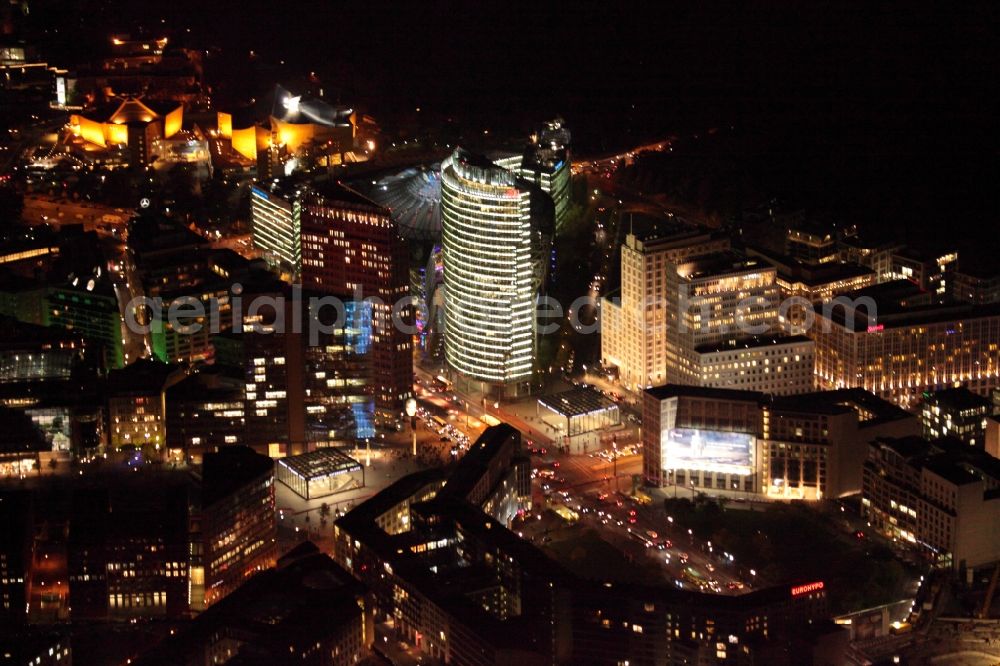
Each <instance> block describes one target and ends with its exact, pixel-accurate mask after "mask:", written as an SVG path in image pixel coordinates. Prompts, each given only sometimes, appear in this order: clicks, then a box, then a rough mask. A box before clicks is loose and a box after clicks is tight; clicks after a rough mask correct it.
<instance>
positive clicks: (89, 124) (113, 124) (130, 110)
mask: <svg viewBox="0 0 1000 666" xmlns="http://www.w3.org/2000/svg"><path fill="white" fill-rule="evenodd" d="M183 122H184V106H183V105H181V104H177V103H168V104H165V105H164V104H160V103H157V102H151V101H148V100H147V101H142V100H139V99H136V98H127V99H124V100H122V101H121V102H119V103H117V104H116V105H115V106H114V108H113V109H111V110H109V112H108V111H105V112H103V113H100V112H99V113H97V114H94V115H91V114H86V113H74V114H72V115H70V120H69V126H70V130H71V131H72V132H73V134H74V135H76V136H78V137H81V138H82V139H83V140H85V141H87V142H88V143H90V144H92V145H94V146H99V147H102V148H107V147H110V146H125V147H126V148H127V149H128V152H129V160H130V163H131V164H133V165H142V164H149V163H150V162H151V155H152V153H151V149H152V147H153V142H154V141H156V140H157V139H164V138H170V137H172V136H173V135H174V134H177V132H179V131H180V129H181V125H182V124H183Z"/></svg>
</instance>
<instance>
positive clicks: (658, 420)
mask: <svg viewBox="0 0 1000 666" xmlns="http://www.w3.org/2000/svg"><path fill="white" fill-rule="evenodd" d="M642 410H643V431H642V454H643V475H644V476H645V478H646V479H647V481H648V482H649V483H651V484H653V485H656V486H658V487H667V486H673V487H674V489H675V492H678V493H692V494H694V493H705V494H707V495H712V496H723V497H725V496H734V495H735V496H748V495H750V496H752V495H755V494H759V495H765V496H768V497H773V498H775V499H797V500H819V499H823V498H825V497H830V496H833V497H839V496H842V495H846V494H850V493H856V492H858V490H859V489H860V487H861V466H862V463H863V462H864V460H865V456H866V454H867V449H866V448H865V447H866V444H867V442H868V440H869V439H870V438H872V437H876V436H900V437H902V436H910V435H915V434H917V433H919V432H920V423H919V421H918V420H917V419H916V418H915V417H914V416H913V415H911V414H909V413H907V412H905V411H903V410H902V409H900V408H899V407H896V406H895V405H892V404H891V403H888V402H886V401H884V400H881V399H879V398H877V397H876V396H873V395H871V394H870V393H867V392H865V391H861V390H857V389H849V390H843V391H823V392H816V393H804V394H797V395H788V396H774V397H771V396H768V395H766V394H764V393H760V392H755V391H746V390H736V389H721V388H706V387H697V386H683V385H675V384H668V385H665V386H660V387H656V388H652V389H647V390H646V391H644V393H643V402H642Z"/></svg>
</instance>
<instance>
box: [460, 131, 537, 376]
mask: <svg viewBox="0 0 1000 666" xmlns="http://www.w3.org/2000/svg"><path fill="white" fill-rule="evenodd" d="M441 182H442V188H441V216H442V217H441V226H442V232H443V247H444V284H445V358H446V360H447V362H448V365H449V367H450V368H451V369H452V370H453V371H455V372H457V373H459V375H461V376H462V377H464V378H466V379H470V380H474V381H479V382H484V383H486V384H489V385H498V384H503V385H514V386H517V385H519V384H521V383H524V382H527V381H529V380H530V379H531V375H532V372H533V370H534V363H535V352H536V339H535V318H534V307H535V298H536V296H537V292H538V282H539V281H538V280H537V279H536V278H537V275H536V273H537V271H536V268H537V267H536V264H537V256H538V252H537V250H538V247H539V244H540V243H541V242H542V233H541V230H540V226H539V225H538V223H537V221H536V219H535V215H534V214H533V210H532V205H533V197H537V196H538V195H539V194H541V195H542V196H544V195H543V194H542V193H541V191H540V190H538V189H537V188H533V187H532V186H531V185H530V184H529V183H527V182H525V181H524V180H522V179H520V178H518V177H517V175H516V174H515V173H514V172H512V171H509V170H507V169H504V168H502V167H499V166H497V165H496V164H494V163H492V162H490V161H489V160H487V159H486V158H483V157H480V156H477V155H473V154H471V153H469V152H467V151H465V150H463V149H461V148H459V149H457V150H456V151H455V152H454V153H453V154H452V155H451V156H450V157H449V158H448V159H446V160H445V161H444V162H442V164H441ZM549 205H550V211H549V212H550V214H551V202H550V204H549Z"/></svg>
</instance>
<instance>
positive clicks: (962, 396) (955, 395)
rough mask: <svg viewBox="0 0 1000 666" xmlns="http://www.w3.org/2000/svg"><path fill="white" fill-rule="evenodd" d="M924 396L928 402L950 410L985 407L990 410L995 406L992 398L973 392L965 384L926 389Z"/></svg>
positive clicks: (984, 408)
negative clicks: (931, 389)
mask: <svg viewBox="0 0 1000 666" xmlns="http://www.w3.org/2000/svg"><path fill="white" fill-rule="evenodd" d="M923 398H924V402H926V403H929V404H932V405H938V406H939V407H942V408H944V409H949V410H958V411H965V410H968V409H983V410H986V411H989V410H990V409H991V408H992V406H993V401H992V400H990V399H989V398H985V397H983V396H981V395H979V394H977V393H973V392H972V391H970V390H969V389H967V388H966V387H964V386H952V387H950V388H946V389H941V390H940V391H925V392H924V394H923Z"/></svg>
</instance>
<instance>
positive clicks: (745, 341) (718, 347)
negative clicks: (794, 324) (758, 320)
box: [695, 334, 813, 354]
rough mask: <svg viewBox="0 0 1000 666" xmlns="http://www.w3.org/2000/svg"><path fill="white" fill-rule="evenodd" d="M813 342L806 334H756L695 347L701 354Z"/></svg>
mask: <svg viewBox="0 0 1000 666" xmlns="http://www.w3.org/2000/svg"><path fill="white" fill-rule="evenodd" d="M803 343H809V344H813V341H812V339H811V338H809V337H807V336H805V335H781V334H774V335H754V336H750V337H746V338H733V339H731V340H723V341H721V342H712V343H708V344H704V345H698V346H697V347H695V351H696V352H698V353H699V354H713V353H716V352H723V351H737V350H740V349H760V348H764V347H776V346H779V345H792V344H803Z"/></svg>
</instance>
